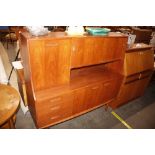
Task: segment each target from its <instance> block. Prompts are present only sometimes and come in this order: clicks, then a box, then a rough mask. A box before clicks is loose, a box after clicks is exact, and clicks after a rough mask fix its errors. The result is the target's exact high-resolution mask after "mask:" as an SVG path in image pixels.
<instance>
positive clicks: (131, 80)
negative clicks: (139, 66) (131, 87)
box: [124, 71, 152, 84]
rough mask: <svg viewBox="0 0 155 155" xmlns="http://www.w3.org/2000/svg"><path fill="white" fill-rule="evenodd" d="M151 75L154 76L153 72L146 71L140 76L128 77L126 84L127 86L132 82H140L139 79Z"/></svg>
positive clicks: (139, 74)
mask: <svg viewBox="0 0 155 155" xmlns="http://www.w3.org/2000/svg"><path fill="white" fill-rule="evenodd" d="M151 75H152V71H145V72H141V73H138V74H134V75H131V76H128V77H126V79H125V81H124V83H125V84H127V83H130V82H134V81H136V80H139V79H143V78H147V77H149V76H151Z"/></svg>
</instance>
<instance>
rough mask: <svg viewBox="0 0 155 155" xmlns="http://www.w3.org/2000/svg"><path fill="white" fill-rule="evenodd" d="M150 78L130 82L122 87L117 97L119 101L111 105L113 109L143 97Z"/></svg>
mask: <svg viewBox="0 0 155 155" xmlns="http://www.w3.org/2000/svg"><path fill="white" fill-rule="evenodd" d="M150 77H151V76H149V77H147V78H141V79H139V80H136V81H133V82H129V83H126V84H124V85H123V86H122V87H121V90H120V93H119V95H118V97H117V99H116V100H115V101H114V102H112V103H111V104H110V106H111V107H112V108H116V107H118V106H120V105H122V104H124V103H127V102H128V101H131V100H133V99H135V98H137V97H139V96H141V95H143V93H144V91H145V89H146V87H147V85H148V82H149V80H150Z"/></svg>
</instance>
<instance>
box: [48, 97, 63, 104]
mask: <svg viewBox="0 0 155 155" xmlns="http://www.w3.org/2000/svg"><path fill="white" fill-rule="evenodd" d="M58 101H61V97H59V98H53V99H51V100H50V102H51V103H53V102H58Z"/></svg>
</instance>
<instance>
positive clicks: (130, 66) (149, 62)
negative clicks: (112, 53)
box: [125, 50, 153, 75]
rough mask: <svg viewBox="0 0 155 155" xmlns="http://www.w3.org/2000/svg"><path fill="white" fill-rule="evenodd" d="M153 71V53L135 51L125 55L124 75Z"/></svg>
mask: <svg viewBox="0 0 155 155" xmlns="http://www.w3.org/2000/svg"><path fill="white" fill-rule="evenodd" d="M149 69H153V51H151V50H149V51H148V50H147V51H137V52H131V53H126V54H125V75H132V74H136V73H139V72H142V71H145V70H149Z"/></svg>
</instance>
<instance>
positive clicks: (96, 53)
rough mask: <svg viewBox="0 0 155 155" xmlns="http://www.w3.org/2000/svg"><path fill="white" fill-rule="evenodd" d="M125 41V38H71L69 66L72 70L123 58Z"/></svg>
mask: <svg viewBox="0 0 155 155" xmlns="http://www.w3.org/2000/svg"><path fill="white" fill-rule="evenodd" d="M126 41H127V40H126V38H103V37H93V38H89V37H88V38H82V39H80V38H73V39H72V43H73V45H72V63H71V66H72V68H74V67H80V66H87V65H91V64H99V63H103V62H108V61H112V60H115V59H120V58H124V50H125V48H126ZM118 45H119V46H118Z"/></svg>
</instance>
